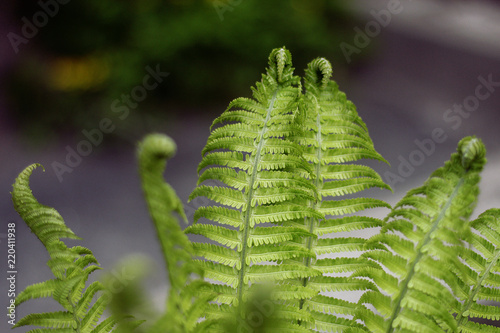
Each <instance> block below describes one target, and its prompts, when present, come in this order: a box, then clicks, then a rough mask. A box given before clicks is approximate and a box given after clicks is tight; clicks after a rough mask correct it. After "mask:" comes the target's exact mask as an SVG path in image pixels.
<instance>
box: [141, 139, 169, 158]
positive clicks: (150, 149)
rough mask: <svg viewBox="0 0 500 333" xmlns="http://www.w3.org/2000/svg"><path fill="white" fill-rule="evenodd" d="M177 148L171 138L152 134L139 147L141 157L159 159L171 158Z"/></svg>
mask: <svg viewBox="0 0 500 333" xmlns="http://www.w3.org/2000/svg"><path fill="white" fill-rule="evenodd" d="M176 150H177V146H176V144H175V142H174V140H172V139H171V138H170V137H168V136H166V135H164V134H158V133H154V134H150V135H148V136H146V137H145V138H144V140H143V141H142V143H141V144H140V145H139V155H143V154H147V156H155V157H158V158H167V159H169V158H171V157H172V156H174V155H175V152H176Z"/></svg>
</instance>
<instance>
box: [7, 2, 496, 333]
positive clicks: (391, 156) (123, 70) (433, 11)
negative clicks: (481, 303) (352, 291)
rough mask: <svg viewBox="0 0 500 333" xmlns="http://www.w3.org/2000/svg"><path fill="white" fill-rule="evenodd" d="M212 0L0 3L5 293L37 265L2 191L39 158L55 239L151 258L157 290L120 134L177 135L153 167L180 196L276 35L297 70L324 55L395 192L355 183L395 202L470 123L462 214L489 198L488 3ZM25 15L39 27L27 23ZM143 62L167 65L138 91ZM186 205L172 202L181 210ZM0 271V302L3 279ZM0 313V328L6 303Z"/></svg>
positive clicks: (38, 189)
mask: <svg viewBox="0 0 500 333" xmlns="http://www.w3.org/2000/svg"><path fill="white" fill-rule="evenodd" d="M222 3H225V4H227V5H225V6H223V7H217V5H216V4H217V2H214V1H188V2H182V1H142V2H139V1H129V2H121V1H112V0H105V1H97V0H95V1H88V2H83V1H76V0H75V1H72V2H70V3H68V4H65V5H62V4H59V5H58V7H57V8H56V7H54V6H53V7H47V8H48V9H47V8H45V9H44V8H42V7H40V4H39V3H38V2H35V1H33V2H21V1H17V2H16V1H13V2H9V3H6V2H4V3H2V4H1V5H0V35H1V36H2V39H1V42H2V44H1V46H0V156H1V164H0V165H1V172H0V189H1V191H0V198H1V200H0V221H1V226H2V227H1V229H0V241H1V243H0V253H2V255H3V258H4V259H3V260H2V265H1V267H2V270H3V272H4V275H7V273H6V272H7V267H6V263H7V247H6V238H5V237H6V232H7V223H9V222H15V223H16V225H17V227H16V229H17V237H16V267H17V271H18V274H17V281H16V288H17V291H21V290H22V289H24V288H25V287H26V286H27V285H29V284H32V283H35V282H39V281H42V280H45V279H47V278H51V277H52V275H51V273H50V271H49V269H48V268H46V267H45V263H46V261H47V259H48V257H47V255H46V253H45V250H44V249H43V247H42V246H41V244H40V243H39V242H38V240H37V239H36V238H35V237H34V235H32V234H31V233H30V232H29V230H28V229H27V227H26V226H25V225H24V223H23V222H22V221H21V219H20V218H19V216H18V215H17V213H16V212H15V211H14V209H13V208H12V202H11V199H10V190H11V184H12V183H13V181H14V178H15V177H16V176H17V174H18V173H19V172H21V171H22V170H23V168H24V167H26V166H27V165H29V164H31V163H34V162H38V163H41V164H42V165H44V166H45V172H44V173H43V172H42V171H41V169H39V170H36V171H35V173H34V174H33V176H32V181H31V184H32V189H33V192H34V194H35V196H36V197H37V198H38V200H39V201H40V202H41V203H43V204H45V205H48V206H52V207H54V208H56V209H57V210H58V211H59V212H60V213H61V215H62V216H63V217H64V218H65V221H66V223H67V224H68V226H69V227H70V228H71V229H73V231H74V232H75V233H76V234H78V235H79V236H81V237H82V238H83V240H82V241H81V242H73V241H72V242H70V243H71V244H77V243H78V244H81V245H83V246H86V247H88V248H90V249H91V250H92V251H93V252H94V254H95V256H96V257H97V259H98V260H99V262H100V263H101V265H102V266H103V268H105V269H106V270H110V269H112V267H113V264H114V263H116V262H117V261H118V260H120V259H122V258H124V257H126V256H128V255H130V254H143V255H146V256H149V257H151V258H152V259H153V260H154V262H155V263H156V264H155V265H154V267H153V270H152V272H151V275H150V278H148V280H147V284H148V287H149V289H150V291H152V292H153V295H154V298H155V301H156V302H159V303H161V302H162V297H164V295H165V292H166V283H165V272H164V268H163V267H162V261H161V256H160V250H159V245H158V243H157V241H156V235H155V234H154V230H153V228H152V225H151V223H150V221H149V218H148V213H147V211H146V207H145V204H144V202H143V199H142V193H141V189H140V183H139V179H138V174H137V167H136V159H135V144H136V142H137V141H138V140H140V139H141V138H142V137H143V136H144V135H146V134H147V133H150V132H153V131H156V132H162V133H165V134H168V135H170V136H171V137H172V138H173V139H174V140H175V141H176V143H177V145H178V152H177V154H176V156H175V157H174V158H173V159H172V160H170V162H169V163H168V166H167V172H166V174H165V178H166V180H167V181H168V182H169V183H170V184H171V185H172V186H173V187H174V188H175V189H176V191H177V193H178V195H179V196H180V198H181V199H182V200H183V201H184V202H187V198H188V196H189V193H190V192H191V191H192V189H193V188H194V186H195V183H196V179H197V175H196V167H197V164H198V163H199V161H200V159H201V155H200V153H201V149H202V148H203V146H204V144H205V142H206V139H207V137H208V134H209V126H210V124H211V121H212V120H213V119H214V118H215V117H216V116H217V115H219V114H220V113H221V112H223V110H224V109H225V107H226V105H227V104H228V103H229V101H230V100H231V99H233V98H236V97H239V96H246V97H250V96H251V91H250V86H252V85H254V83H255V81H257V80H259V79H260V75H261V73H263V71H264V69H265V67H266V65H267V56H268V54H269V52H270V51H271V49H272V48H274V47H280V46H283V45H285V46H286V47H287V48H288V49H289V50H290V51H291V52H292V55H293V59H294V64H295V67H296V73H297V74H298V75H302V74H303V69H304V68H305V66H306V64H307V62H309V61H310V60H312V59H313V58H314V57H317V56H324V57H327V58H328V59H329V60H330V61H331V62H332V64H333V66H334V79H335V80H336V81H337V82H338V83H339V86H340V89H341V90H343V91H344V92H346V94H347V97H348V99H350V100H351V101H353V102H354V103H355V105H356V106H357V109H358V113H359V115H360V116H361V117H362V118H363V120H364V121H365V123H366V124H367V126H368V128H369V130H370V134H371V137H372V139H373V141H374V143H375V147H376V149H377V150H378V151H379V152H380V153H381V154H382V155H383V156H384V157H385V158H386V159H387V160H388V161H389V162H390V164H391V166H388V165H384V164H381V163H372V162H368V163H369V165H371V166H372V167H374V168H375V169H376V170H377V171H378V172H379V173H380V174H381V175H382V176H383V177H384V180H386V181H387V182H389V183H391V184H392V185H393V190H394V193H390V192H386V191H371V192H369V193H367V195H374V196H377V197H379V198H382V199H384V200H387V201H388V202H389V203H391V204H392V203H395V202H397V201H398V200H399V199H400V198H401V197H402V196H403V195H404V194H405V193H406V191H407V190H409V189H410V188H413V187H415V186H418V185H420V184H421V183H422V182H423V181H424V180H425V179H426V178H427V177H428V176H429V174H430V172H432V170H434V169H436V168H437V167H439V166H441V165H442V164H443V162H444V161H446V160H447V159H448V158H449V155H450V154H451V153H452V152H454V151H455V149H456V144H457V143H458V141H459V140H460V139H461V138H462V137H464V136H467V135H477V136H478V137H480V138H481V139H482V140H483V141H484V143H485V145H486V148H487V150H488V153H487V158H488V160H489V163H488V165H487V166H486V168H485V170H484V174H483V180H482V182H481V195H480V198H479V204H478V207H477V209H476V212H475V213H474V217H475V216H477V215H479V214H480V213H481V212H482V211H484V210H486V209H488V208H491V207H500V175H499V173H498V170H499V169H498V168H499V167H500V154H499V153H500V141H499V139H500V132H499V130H498V129H497V126H498V124H499V120H500V118H499V116H500V113H499V112H500V3H499V2H497V1H486V0H485V1H480V0H477V1H454V0H448V1H444V0H441V1H439V0H421V1H410V0H407V1H404V0H401V1H394V0H391V1H375V0H374V1H371V0H370V1H365V0H356V1H327V0H324V1H321V0H315V1H298V0H286V1H285V0H281V1H276V2H274V1H273V2H271V3H269V1H268V2H266V1H263V0H262V1H258V0H244V1H233V2H232V3H233V5H230V2H225V1H222ZM57 4H58V3H57ZM278 7H280V9H279V10H278V9H277V8H278ZM56 9H57V11H56ZM40 11H43V12H45V13H46V14H45V17H46V18H47V20H45V21H44V16H43V15H42V14H39V13H40ZM37 13H38V14H37ZM52 14H53V15H52ZM23 18H24V19H23ZM37 20H38V21H37ZM26 21H29V22H30V23H31V24H33V25H34V24H35V23H37V24H38V25H39V27H37V26H36V25H34V27H35V29H32V30H30V27H29V26H27V23H26ZM32 28H33V27H32ZM23 29H24V30H23ZM34 30H36V33H35V31H34ZM32 35H33V36H32ZM28 37H29V38H28ZM147 68H149V70H155V69H158V68H159V69H160V71H162V72H168V73H169V74H168V76H165V77H163V79H162V82H159V84H158V86H157V87H156V88H154V89H151V90H144V89H143V90H141V89H140V88H137V87H140V86H142V85H143V78H144V76H145V75H146V74H147V73H148V69H147ZM151 82H153V81H151ZM488 82H489V83H488ZM144 91H146V95H145V96H143V95H141V92H144ZM130 94H132V95H133V96H135V99H134V100H128V102H127V99H126V97H123V95H130ZM127 109H128V111H126V110H127ZM460 110H461V111H460ZM103 119H109V120H110V122H111V124H112V126H113V130H110V133H104V134H103V136H102V138H101V139H99V140H98V138H97V137H94V138H95V140H98V141H99V143H98V144H97V145H92V149H91V150H92V151H91V152H89V154H88V156H84V157H82V158H81V161H78V163H77V162H75V163H76V164H78V165H77V166H75V167H73V168H71V172H66V173H63V174H60V176H59V177H58V176H57V173H56V172H55V170H54V163H55V162H58V163H61V164H65V159H66V157H67V154H68V149H70V150H71V149H73V150H77V147H78V146H79V145H80V146H81V145H82V144H81V142H82V141H84V140H88V139H87V138H86V136H85V134H84V132H83V131H87V132H92V131H93V130H94V129H96V128H99V126H100V124H101V122H102V120H103ZM106 126H108V127H106ZM109 126H110V125H109V124H108V125H105V126H104V127H105V128H108V129H109ZM94 133H95V131H94ZM96 142H97V141H96ZM81 147H83V146H81ZM195 206H196V204H187V203H186V211H187V214H188V216H191V220H190V222H192V213H193V211H194V209H195V208H196V207H195ZM373 214H374V215H375V216H383V215H384V214H385V211H376V212H373ZM99 274H100V273H97V274H96V277H99ZM1 281H2V283H1V285H0V286H1V288H0V300H1V304H2V306H5V307H6V306H7V304H8V301H9V298H8V297H7V284H6V283H5V281H6V280H5V278H2V279H1ZM5 307H4V309H5ZM55 308H56V307H54V306H53V303H50V302H49V304H48V305H47V303H43V302H38V301H37V302H32V304H25V305H23V306H22V307H20V308H18V309H17V310H18V313H17V315H18V316H17V319H20V318H21V317H22V316H23V315H24V314H26V313H28V312H32V311H48V310H49V309H55ZM0 327H1V328H0V331H1V332H7V329H8V328H9V325H8V324H7V318H6V317H5V316H4V317H3V319H2V320H1V323H0ZM26 330H27V329H24V328H19V329H17V330H15V331H14V332H25V331H26Z"/></svg>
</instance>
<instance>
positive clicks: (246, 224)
mask: <svg viewBox="0 0 500 333" xmlns="http://www.w3.org/2000/svg"><path fill="white" fill-rule="evenodd" d="M278 91H279V87H278V88H277V89H276V91H275V92H274V94H273V97H272V99H271V101H270V103H269V107H268V109H267V115H266V120H265V122H264V126H263V127H262V130H261V131H260V134H259V137H258V138H257V140H259V143H258V145H257V151H256V153H255V158H254V160H253V164H252V176H251V177H250V181H249V183H248V193H247V211H246V212H245V219H244V225H243V228H244V231H243V244H242V249H241V254H240V258H241V261H240V262H241V269H240V272H239V277H238V297H237V299H238V304H242V301H243V289H244V285H245V283H244V282H245V274H246V267H247V264H246V256H247V254H246V252H247V247H248V237H249V232H250V231H249V229H250V218H251V217H252V211H253V207H252V196H253V187H254V183H255V179H256V177H257V167H258V164H259V160H260V155H261V153H262V146H263V145H264V142H265V141H266V139H265V138H264V134H265V132H266V131H267V126H268V122H269V119H271V112H272V110H273V108H274V102H275V101H276V97H277V96H278Z"/></svg>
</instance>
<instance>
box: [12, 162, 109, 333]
mask: <svg viewBox="0 0 500 333" xmlns="http://www.w3.org/2000/svg"><path fill="white" fill-rule="evenodd" d="M37 166H40V165H39V164H33V165H31V166H28V167H27V168H26V169H25V170H24V171H23V172H21V174H20V175H19V176H18V177H17V178H16V181H15V183H14V185H13V192H12V200H13V202H14V206H15V208H16V210H17V211H18V213H19V215H20V216H21V217H22V218H23V220H24V221H25V222H26V224H27V225H28V226H29V227H30V229H31V231H32V232H33V233H34V234H35V235H36V236H37V237H38V239H40V241H41V242H42V244H43V245H44V246H45V248H46V249H47V251H48V253H49V255H50V259H49V261H48V262H47V265H48V266H49V267H50V269H51V270H52V273H53V274H54V276H55V277H56V278H55V279H52V280H47V281H45V282H41V283H37V284H33V285H31V286H28V287H27V288H26V289H25V290H24V291H22V292H21V293H19V294H18V297H17V298H16V305H20V304H21V303H23V302H25V301H27V300H29V299H34V298H40V297H52V298H53V299H54V300H56V301H57V302H58V303H59V304H60V305H61V306H62V307H63V308H64V309H65V310H66V311H60V312H53V313H38V314H30V315H28V316H26V317H24V318H22V319H21V320H19V321H18V322H17V324H16V327H19V326H24V325H35V326H42V327H46V328H47V329H51V328H55V329H61V331H68V332H86V333H90V331H91V329H93V328H94V326H95V324H96V323H97V320H99V318H100V316H101V314H102V313H103V311H104V309H105V308H106V306H107V303H108V299H107V298H106V297H104V295H102V294H99V295H98V294H97V292H99V291H101V290H102V288H100V287H99V284H98V283H94V284H91V285H90V286H89V287H88V289H87V291H86V292H83V290H84V288H85V284H86V282H87V280H88V277H89V275H90V274H91V273H92V272H94V271H95V270H97V269H99V266H98V264H99V263H98V262H97V260H96V258H95V257H94V255H93V254H92V251H90V250H89V249H87V248H85V247H82V246H74V247H72V248H68V247H67V246H66V244H65V243H64V242H62V241H61V238H72V239H79V237H77V236H76V235H75V234H74V233H73V232H72V231H71V230H70V229H69V228H68V227H67V226H66V225H65V223H64V220H63V218H62V217H61V215H60V214H59V213H58V212H57V211H56V210H55V209H53V208H50V207H47V206H44V205H41V204H40V203H38V201H37V200H36V199H35V197H34V196H33V194H32V192H31V189H30V187H29V178H30V176H31V174H32V172H33V170H34V169H35V168H36V167H37ZM94 299H95V301H94V303H93V305H92V306H90V304H91V303H92V301H93V300H94ZM89 307H90V309H89ZM85 318H92V320H90V321H89V320H86V319H85ZM113 320H114V319H113Z"/></svg>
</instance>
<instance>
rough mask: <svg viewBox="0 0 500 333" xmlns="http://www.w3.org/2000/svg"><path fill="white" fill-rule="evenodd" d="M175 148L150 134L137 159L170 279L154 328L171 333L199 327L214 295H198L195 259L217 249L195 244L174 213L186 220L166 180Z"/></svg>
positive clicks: (166, 138) (197, 271) (162, 137)
mask: <svg viewBox="0 0 500 333" xmlns="http://www.w3.org/2000/svg"><path fill="white" fill-rule="evenodd" d="M175 149H176V146H175V143H174V142H173V140H171V139H170V138H169V137H167V136H165V135H161V134H151V135H148V136H147V137H146V138H144V140H143V141H142V142H141V143H140V144H139V147H138V159H139V174H140V176H141V181H142V188H143V191H144V196H145V199H146V203H147V205H148V208H149V212H150V215H151V218H152V220H153V224H154V226H155V228H156V231H157V235H158V238H159V241H160V245H161V248H162V252H163V259H164V261H165V265H166V268H167V273H168V278H169V282H170V292H169V296H168V298H167V300H166V308H167V309H166V313H165V314H164V315H163V316H162V317H161V318H160V319H159V320H157V322H155V323H154V324H153V326H152V330H153V331H165V330H167V328H168V331H169V332H175V333H187V332H194V331H195V330H196V326H197V323H198V321H199V318H200V317H197V315H198V314H200V313H202V312H203V310H204V308H205V306H206V303H207V300H210V299H213V297H214V296H215V295H214V294H210V293H208V294H207V293H205V295H203V296H201V297H200V295H199V294H198V290H201V289H202V288H204V286H205V282H202V281H201V278H202V277H203V273H202V271H201V270H200V269H199V268H198V266H197V265H196V263H195V261H194V260H193V259H192V258H193V256H195V252H196V251H195V249H197V250H198V251H201V252H204V251H205V252H207V251H209V252H210V253H213V252H211V251H210V250H213V249H214V248H213V247H200V246H199V245H198V246H196V247H193V245H192V244H191V243H190V242H189V240H188V238H187V236H186V235H185V234H184V233H183V231H182V230H181V228H180V226H179V224H178V220H177V218H176V217H175V216H174V215H173V213H174V212H175V213H178V214H179V215H180V216H181V217H183V218H184V219H185V213H184V210H183V207H182V203H181V201H180V199H179V198H178V197H177V195H176V194H175V191H174V190H173V189H172V188H171V187H170V185H169V184H167V183H165V181H164V179H163V172H164V170H165V167H166V161H167V159H169V158H170V157H172V155H174V153H175ZM210 193H217V195H223V194H224V193H226V192H224V191H223V190H221V191H220V192H217V191H212V192H210ZM196 226H199V225H196ZM218 250H219V251H218V252H215V253H216V254H218V255H219V258H221V257H223V256H224V255H227V253H226V252H223V251H222V250H221V248H218ZM226 258H227V257H226ZM195 274H196V275H198V276H199V278H198V279H197V278H195V277H194V275H195ZM94 321H95V320H94V317H90V318H89V319H88V323H92V322H94Z"/></svg>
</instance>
